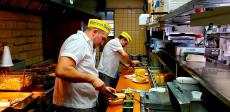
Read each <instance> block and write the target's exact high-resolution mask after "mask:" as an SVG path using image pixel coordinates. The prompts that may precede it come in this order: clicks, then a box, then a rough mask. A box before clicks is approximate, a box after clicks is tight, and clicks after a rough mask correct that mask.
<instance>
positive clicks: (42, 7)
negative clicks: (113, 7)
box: [0, 0, 99, 18]
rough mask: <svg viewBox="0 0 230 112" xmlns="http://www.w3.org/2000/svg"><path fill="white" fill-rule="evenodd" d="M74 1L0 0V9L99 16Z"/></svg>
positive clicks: (90, 16) (46, 13)
mask: <svg viewBox="0 0 230 112" xmlns="http://www.w3.org/2000/svg"><path fill="white" fill-rule="evenodd" d="M68 1H69V2H68ZM75 1H76V0H64V1H63V0H0V9H2V10H9V11H20V12H27V13H32V14H35V13H37V14H42V15H44V14H45V15H50V14H52V15H62V16H69V17H76V18H79V17H85V18H87V17H88V18H99V16H98V15H96V14H93V13H91V12H86V11H84V10H81V9H79V8H77V7H75V4H74V3H75ZM72 3H73V4H72Z"/></svg>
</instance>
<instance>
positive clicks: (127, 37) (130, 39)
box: [121, 32, 133, 43]
mask: <svg viewBox="0 0 230 112" xmlns="http://www.w3.org/2000/svg"><path fill="white" fill-rule="evenodd" d="M121 36H123V37H125V38H126V40H127V41H128V43H130V42H132V41H133V40H132V37H131V36H130V35H129V34H128V33H127V32H122V33H121Z"/></svg>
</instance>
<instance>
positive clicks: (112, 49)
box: [98, 38, 123, 78]
mask: <svg viewBox="0 0 230 112" xmlns="http://www.w3.org/2000/svg"><path fill="white" fill-rule="evenodd" d="M122 49H123V47H122V45H121V43H120V42H119V39H118V38H114V39H112V40H110V41H109V42H108V43H107V44H106V45H105V47H104V49H103V52H102V54H101V58H100V62H99V65H98V71H99V72H101V73H103V74H106V75H107V76H110V77H112V78H115V75H116V72H117V69H118V67H119V63H120V55H119V53H118V52H117V51H119V50H122Z"/></svg>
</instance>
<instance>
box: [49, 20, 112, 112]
mask: <svg viewBox="0 0 230 112" xmlns="http://www.w3.org/2000/svg"><path fill="white" fill-rule="evenodd" d="M110 30H111V26H110V25H109V24H108V23H106V22H105V21H102V20H98V19H89V22H88V26H87V28H86V30H85V31H84V32H83V31H78V32H77V33H76V34H73V35H71V36H70V37H68V38H67V39H66V40H65V42H64V43H63V45H62V47H61V49H60V53H59V57H58V63H57V66H56V70H55V75H56V79H55V85H54V93H53V104H55V105H56V106H57V108H56V111H57V112H97V109H96V103H97V98H98V93H99V92H102V93H106V92H107V91H110V92H112V93H113V92H115V89H114V88H112V87H106V86H105V83H104V82H103V81H102V80H101V79H100V78H99V77H98V71H97V69H96V68H95V55H96V52H95V51H96V50H95V48H96V47H97V46H100V45H103V43H104V42H105V41H106V39H107V38H108V34H109V32H110Z"/></svg>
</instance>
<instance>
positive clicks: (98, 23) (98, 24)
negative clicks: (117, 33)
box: [88, 19, 112, 33]
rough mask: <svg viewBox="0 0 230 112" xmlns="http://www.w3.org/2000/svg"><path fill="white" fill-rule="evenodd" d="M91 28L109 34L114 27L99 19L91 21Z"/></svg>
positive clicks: (89, 23) (89, 25)
mask: <svg viewBox="0 0 230 112" xmlns="http://www.w3.org/2000/svg"><path fill="white" fill-rule="evenodd" d="M88 27H89V28H98V29H100V30H102V31H105V32H106V33H109V32H110V30H111V29H112V27H111V26H110V25H109V24H108V23H107V22H105V21H103V20H99V19H89V22H88Z"/></svg>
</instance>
